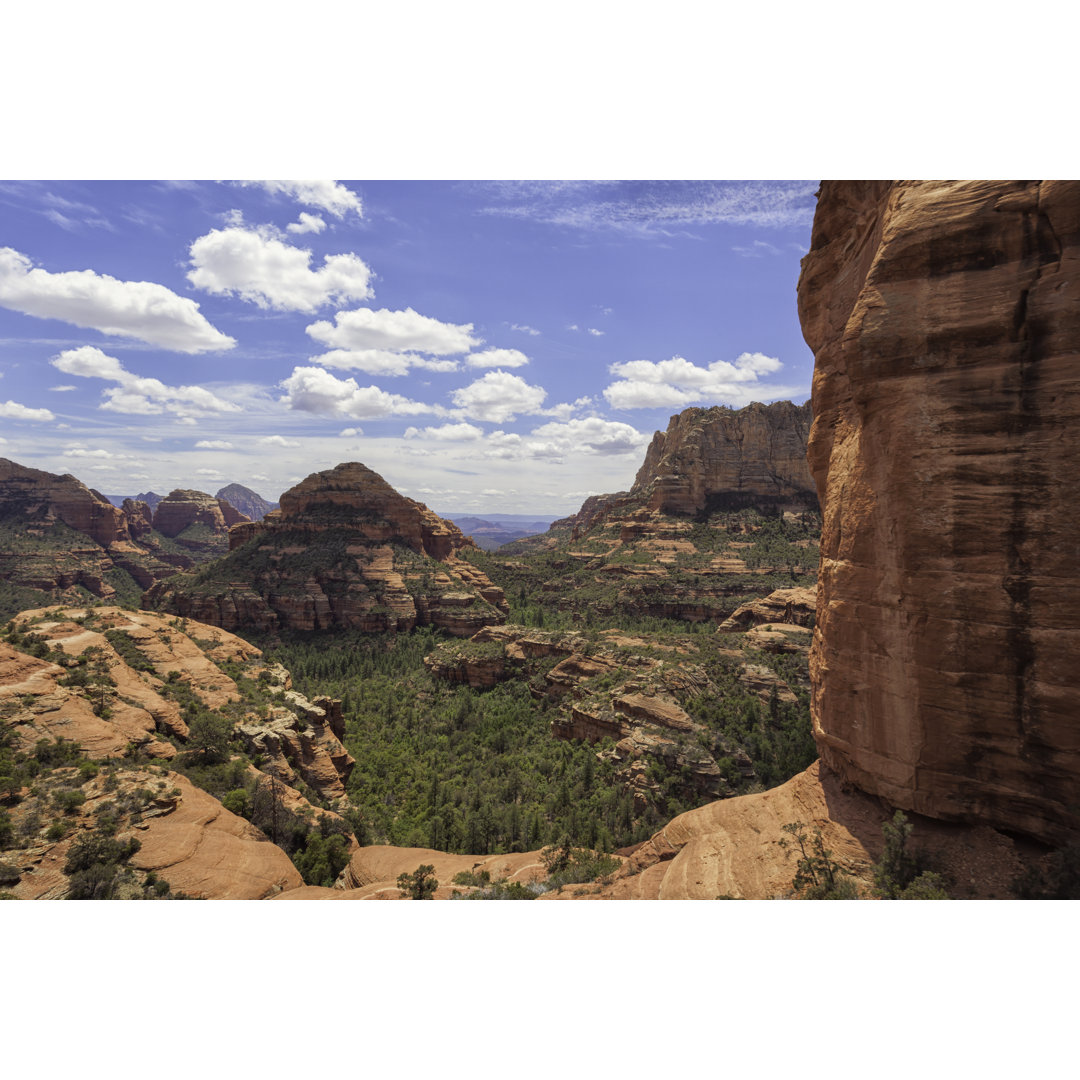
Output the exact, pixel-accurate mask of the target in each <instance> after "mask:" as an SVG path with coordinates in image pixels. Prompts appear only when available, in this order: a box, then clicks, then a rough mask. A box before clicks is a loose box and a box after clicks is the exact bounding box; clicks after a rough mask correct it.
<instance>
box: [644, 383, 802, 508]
mask: <svg viewBox="0 0 1080 1080" xmlns="http://www.w3.org/2000/svg"><path fill="white" fill-rule="evenodd" d="M811 420H812V412H811V406H810V402H809V401H807V402H806V403H804V404H803V405H793V404H792V403H791V402H790V401H776V402H773V404H771V405H762V404H761V403H760V402H757V401H755V402H753V403H752V404H750V405H747V406H746V407H745V408H743V409H738V410H734V409H727V408H724V407H722V406H714V407H713V408H711V409H696V408H694V409H685V410H684V411H683V412H681V413H679V414H678V415H677V416H673V417H672V418H671V420H670V422H669V423H668V428H667V431H666V432H659V431H658V432H657V433H656V434H655V435H654V436H653V439H652V442H651V443H650V444H649V448H648V450H647V451H646V453H645V461H644V462H643V463H642V466H641V468H640V469H639V470H638V474H637V477H636V478H635V480H634V486H633V488H632V489H631V493H632V494H638V495H643V496H645V498H646V499H647V502H648V506H649V509H651V510H659V511H661V512H663V513H666V514H686V515H690V516H693V515H697V514H708V513H710V512H711V511H713V510H741V509H742V508H743V507H746V506H753V507H756V508H757V509H759V510H768V511H774V512H775V511H784V510H788V511H800V510H813V509H817V491H816V490H815V488H814V481H813V477H812V476H811V475H810V470H809V468H808V467H807V464H806V443H807V439H808V438H809V436H810V423H811Z"/></svg>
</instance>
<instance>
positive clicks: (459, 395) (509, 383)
mask: <svg viewBox="0 0 1080 1080" xmlns="http://www.w3.org/2000/svg"><path fill="white" fill-rule="evenodd" d="M451 397H452V399H453V402H454V404H455V405H457V406H458V408H459V409H461V410H463V412H464V413H465V415H466V416H467V417H469V418H470V419H472V420H488V421H490V422H491V423H493V424H502V423H505V422H506V421H508V420H513V419H514V417H515V416H516V415H517V414H518V413H535V412H537V411H538V410H539V408H540V406H541V405H542V404H543V403H544V398H546V397H547V391H546V390H545V389H544V388H543V387H542V386H530V385H529V383H527V382H526V381H525V380H524V379H523V378H521V376H520V375H511V374H509V372H506V371H489V372H488V373H487V374H486V375H484V376H483V378H480V379H477V380H476V381H475V382H473V383H470V384H469V385H468V386H463V387H461V388H460V389H458V390H455V391H454V392H453V393H452V394H451Z"/></svg>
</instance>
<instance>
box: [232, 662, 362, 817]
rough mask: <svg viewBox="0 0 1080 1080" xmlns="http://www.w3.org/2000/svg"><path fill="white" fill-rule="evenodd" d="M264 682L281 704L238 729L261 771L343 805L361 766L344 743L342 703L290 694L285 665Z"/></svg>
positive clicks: (271, 669) (276, 669)
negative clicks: (352, 776)
mask: <svg viewBox="0 0 1080 1080" xmlns="http://www.w3.org/2000/svg"><path fill="white" fill-rule="evenodd" d="M261 681H265V682H266V685H267V689H268V690H269V691H270V692H271V693H274V694H275V695H276V696H277V697H278V700H279V702H280V703H279V704H273V705H270V706H268V707H267V709H266V712H265V715H264V716H261V717H258V718H254V717H252V718H249V720H248V722H247V723H245V724H241V725H240V727H239V729H238V730H239V732H240V734H241V736H242V737H243V739H244V741H245V743H246V744H247V747H248V751H249V753H250V754H251V755H252V756H253V757H256V758H257V759H259V760H261V762H262V763H261V765H260V769H261V771H262V772H264V773H266V774H268V775H271V776H275V777H277V779H278V780H280V781H282V783H285V784H290V785H291V784H295V782H296V779H297V777H299V778H300V779H301V780H303V781H304V783H305V784H307V785H308V786H309V787H311V788H313V789H314V790H315V791H316V792H318V794H319V795H320V796H321V797H322V798H323V799H330V800H333V799H340V798H341V797H342V796H344V794H345V783H346V781H347V780H348V779H349V774H350V773H351V772H352V770H353V766H354V765H355V764H356V760H355V759H354V758H353V757H352V756H351V755H350V754H349V752H348V751H347V750H346V749H345V747H344V745H343V744H342V741H341V740H342V739H344V738H345V719H344V716H343V715H342V711H341V702H340V701H339V700H338V699H336V698H330V697H317V698H315V699H314V700H313V701H309V700H308V699H307V698H306V697H304V695H303V694H300V693H297V692H296V691H295V690H291V689H288V688H287V687H288V685H290V684H291V681H292V680H291V678H290V676H289V673H288V672H287V671H285V669H284V668H282V667H281V666H280V665H277V666H276V667H275V668H268V669H266V678H265V680H261Z"/></svg>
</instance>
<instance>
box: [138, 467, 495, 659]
mask: <svg viewBox="0 0 1080 1080" xmlns="http://www.w3.org/2000/svg"><path fill="white" fill-rule="evenodd" d="M229 544H230V549H231V550H230V552H229V554H228V556H227V557H226V558H224V559H221V560H218V561H217V562H215V563H214V564H212V565H210V566H207V567H206V568H204V569H203V570H202V571H200V572H199V573H198V574H193V575H180V576H178V577H177V578H176V579H175V580H173V581H171V582H170V583H168V584H167V585H166V584H165V583H162V587H161V588H154V589H151V590H150V591H149V592H148V593H147V594H146V596H145V597H144V600H143V603H144V606H145V607H149V608H155V609H158V610H167V611H173V612H176V613H177V614H181V615H184V616H188V617H191V618H195V619H199V620H200V621H202V622H209V623H213V624H215V625H217V626H223V627H225V628H226V629H233V630H235V629H239V628H241V627H248V626H251V627H255V628H257V629H261V630H270V629H278V628H286V627H288V628H292V629H300V630H325V629H358V630H363V631H367V632H382V631H387V630H389V631H405V630H410V629H412V627H414V626H417V625H432V626H437V627H441V628H443V629H446V630H448V631H450V632H451V633H453V634H455V635H456V636H459V637H469V636H471V635H472V634H474V633H476V631H477V630H479V629H480V628H481V627H483V626H487V625H490V624H492V623H500V622H503V621H504V620H505V616H506V612H507V610H508V605H507V603H506V600H505V597H504V596H503V593H502V590H501V589H499V588H497V587H496V586H495V585H493V584H492V583H491V581H490V580H489V579H488V578H487V577H486V576H485V575H484V574H483V573H482V572H481V571H479V570H477V569H476V568H475V567H474V566H472V565H471V564H470V563H469V562H468V561H467V560H466V559H465V558H464V557H463V552H465V551H466V550H468V549H469V548H471V547H473V545H472V542H471V541H470V540H469V539H468V538H467V537H466V536H464V535H463V534H462V532H461V530H460V529H458V528H457V526H456V525H454V524H453V523H452V522H449V521H444V520H443V519H442V518H440V517H439V516H438V515H437V514H435V513H433V512H432V511H431V510H429V509H428V508H427V507H426V506H424V505H423V504H422V503H417V502H414V501H413V500H412V499H407V498H405V497H404V496H403V495H400V494H399V493H398V492H397V491H395V490H394V488H393V487H391V486H390V484H388V483H387V482H386V481H385V480H384V479H383V478H382V477H381V476H379V475H378V474H377V473H375V472H373V471H372V470H371V469H369V468H367V467H366V466H364V465H361V464H359V463H358V462H351V463H345V464H342V465H338V466H337V467H336V468H334V469H328V470H326V471H325V472H320V473H313V474H312V475H311V476H309V477H307V478H306V479H305V480H303V481H302V482H301V483H299V484H297V485H296V486H295V487H293V488H290V489H289V491H287V492H285V493H284V494H283V495H282V496H281V506H280V508H279V509H278V510H274V511H272V512H270V513H268V514H267V515H266V516H265V517H264V518H263V519H262V520H261V521H258V522H244V523H242V524H240V525H237V526H234V527H233V528H232V529H231V530H230V532H229Z"/></svg>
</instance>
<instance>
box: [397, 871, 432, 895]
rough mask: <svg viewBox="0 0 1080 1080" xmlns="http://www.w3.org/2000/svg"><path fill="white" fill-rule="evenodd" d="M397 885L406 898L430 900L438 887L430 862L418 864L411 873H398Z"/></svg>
mask: <svg viewBox="0 0 1080 1080" xmlns="http://www.w3.org/2000/svg"><path fill="white" fill-rule="evenodd" d="M397 887H398V888H399V889H400V890H401V891H402V892H403V893H405V899H406V900H432V899H434V897H435V890H436V889H437V888H438V887H439V883H438V881H437V880H436V879H435V867H434V866H432V865H431V864H430V863H425V864H424V865H423V866H418V867H417V868H416V869H415V870H414V871H413V872H412V873H411V874H404V873H403V874H399V875H398V879H397Z"/></svg>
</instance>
